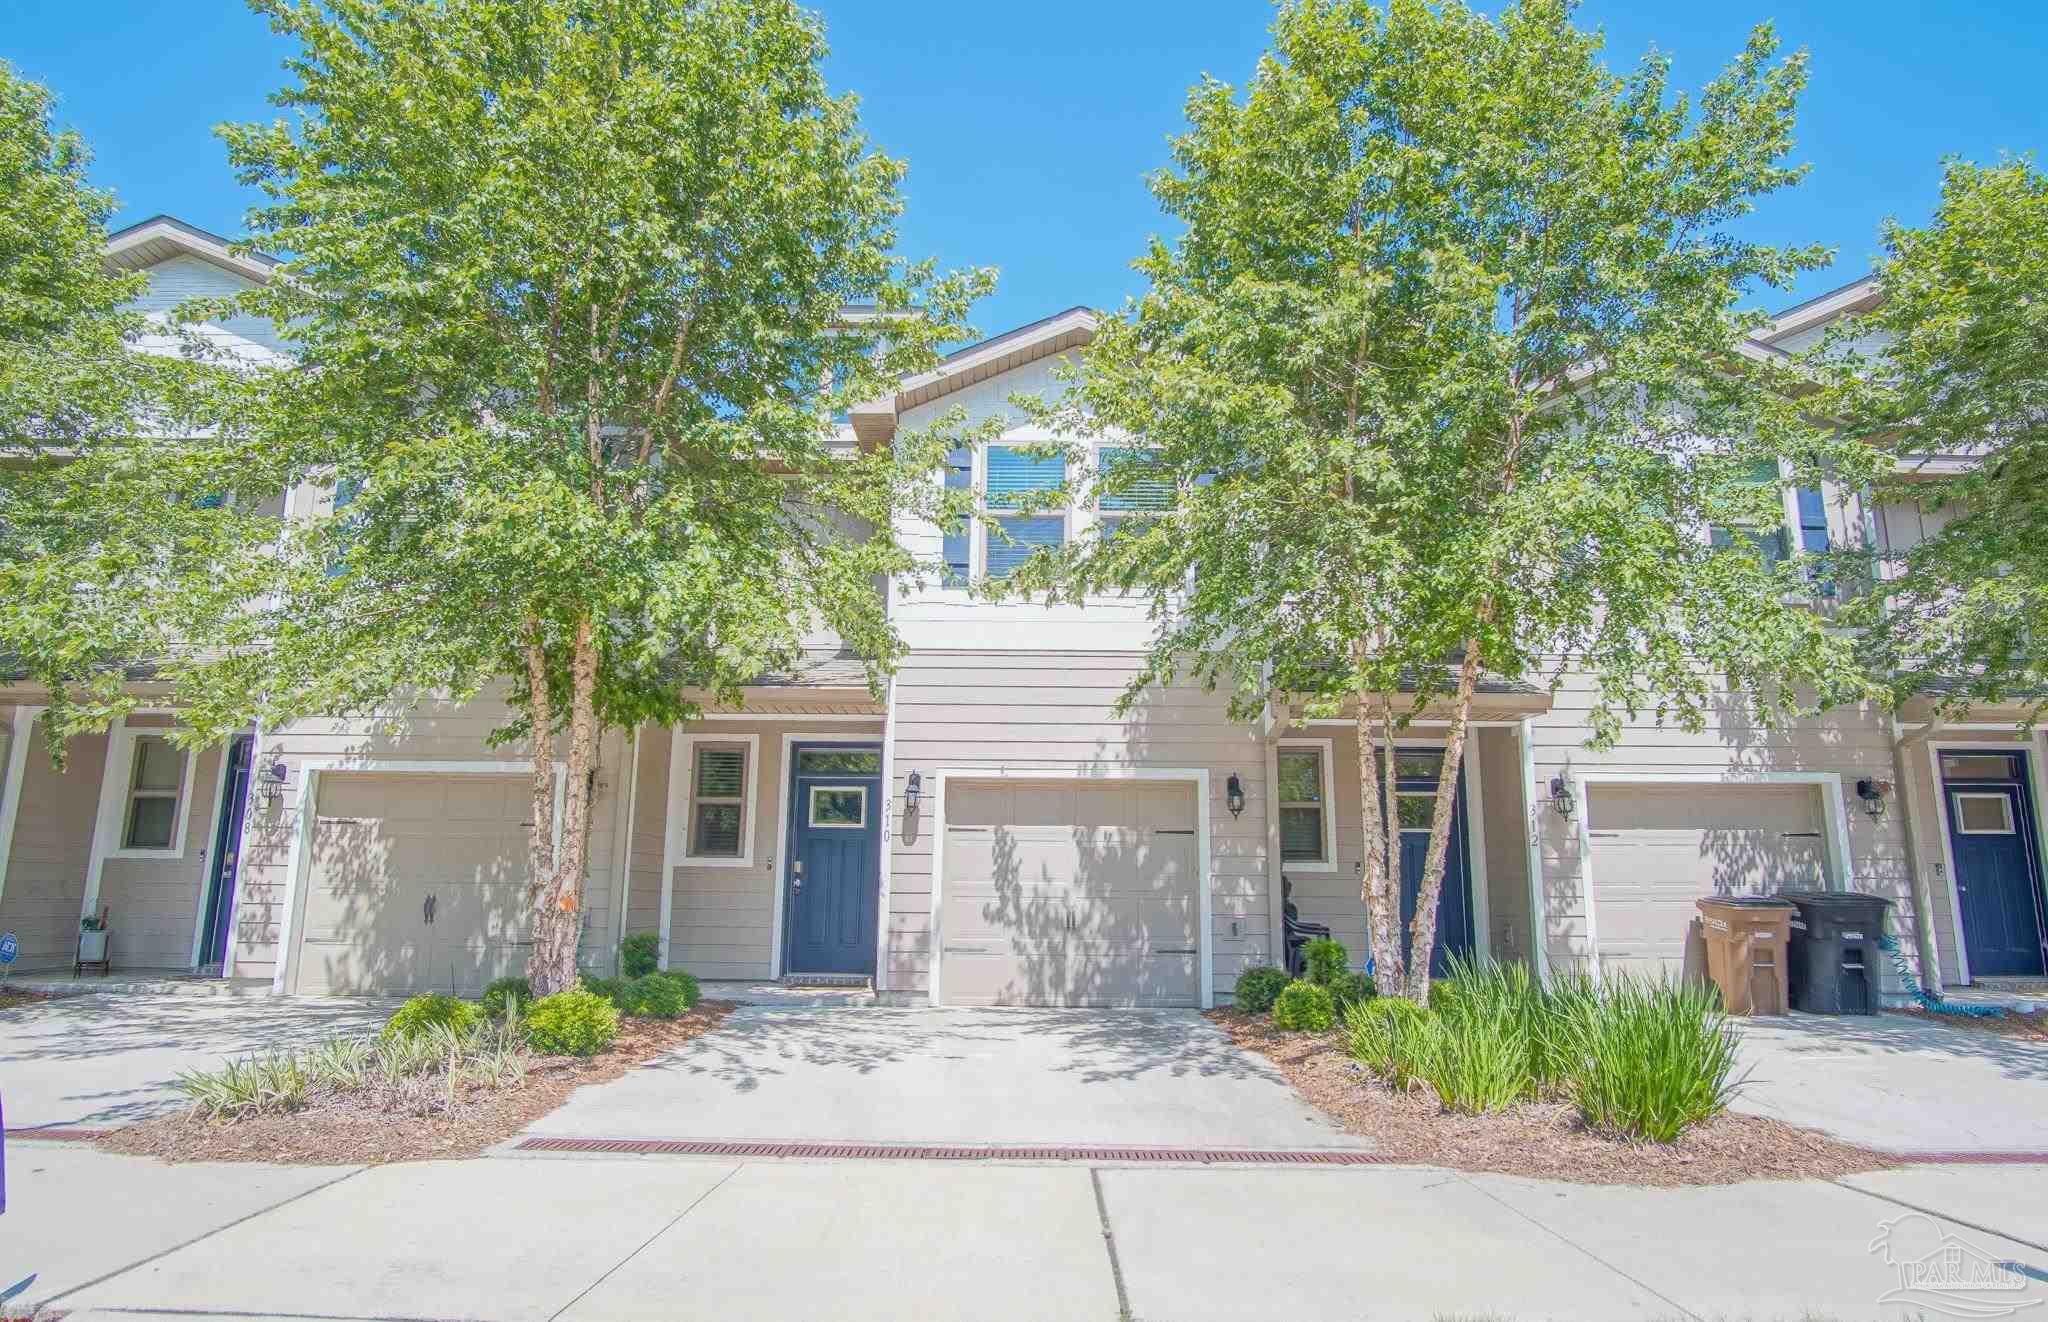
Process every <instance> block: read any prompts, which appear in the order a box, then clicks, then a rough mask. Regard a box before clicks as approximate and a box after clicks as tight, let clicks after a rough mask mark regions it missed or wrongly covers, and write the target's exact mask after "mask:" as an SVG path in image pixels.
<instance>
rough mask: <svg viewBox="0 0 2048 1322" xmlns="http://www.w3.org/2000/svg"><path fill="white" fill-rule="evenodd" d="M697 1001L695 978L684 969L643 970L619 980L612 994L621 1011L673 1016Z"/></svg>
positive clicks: (648, 1016) (646, 1016)
mask: <svg viewBox="0 0 2048 1322" xmlns="http://www.w3.org/2000/svg"><path fill="white" fill-rule="evenodd" d="M696 1003H697V980H696V979H695V978H693V977H691V976H690V975H689V974H687V973H646V974H642V975H641V976H640V977H637V978H634V979H633V980H632V981H630V982H628V983H625V984H623V985H622V986H620V987H619V989H618V994H617V995H616V996H615V997H614V998H613V1004H615V1005H617V1006H618V1008H619V1012H620V1013H621V1014H629V1015H632V1016H633V1017H634V1018H636V1019H674V1018H675V1017H676V1016H678V1015H680V1014H682V1013H683V1012H684V1011H685V1010H688V1009H689V1008H690V1007H691V1006H693V1005H695V1004H696Z"/></svg>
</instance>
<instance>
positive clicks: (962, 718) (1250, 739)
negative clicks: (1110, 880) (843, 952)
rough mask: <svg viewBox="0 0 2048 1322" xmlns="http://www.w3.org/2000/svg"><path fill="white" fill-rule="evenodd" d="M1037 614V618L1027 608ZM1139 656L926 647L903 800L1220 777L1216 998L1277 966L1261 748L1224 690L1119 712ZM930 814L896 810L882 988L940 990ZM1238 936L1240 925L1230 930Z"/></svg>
mask: <svg viewBox="0 0 2048 1322" xmlns="http://www.w3.org/2000/svg"><path fill="white" fill-rule="evenodd" d="M1025 614H1026V615H1027V617H1028V615H1029V613H1028V612H1027V613H1025ZM1137 668H1138V659H1137V658H1136V657H1134V656H1130V655H1117V654H1105V653H1094V652H1049V651H1048V652H955V651H921V652H915V653H913V654H912V655H911V656H910V657H909V658H908V659H906V661H905V662H904V664H903V666H902V668H901V669H900V670H899V672H898V674H897V679H896V726H895V747H894V750H893V752H894V763H893V769H892V773H893V778H894V779H893V783H892V784H891V786H890V795H891V798H892V802H894V803H900V802H901V796H902V793H903V785H904V781H905V778H906V777H908V775H909V774H910V773H911V772H912V771H919V772H922V773H924V775H925V776H926V777H927V781H926V784H927V787H928V790H929V786H930V783H931V782H930V780H929V777H930V775H931V773H932V772H933V771H935V770H937V769H939V768H941V767H948V768H981V767H986V768H1003V769H1007V770H1013V771H1039V772H1060V773H1079V774H1081V775H1086V774H1088V773H1092V772H1100V771H1107V770H1112V769H1119V768H1127V767H1151V768H1185V769H1206V770H1207V771H1208V772H1209V804H1208V813H1209V824H1210V842H1209V843H1210V887H1211V908H1212V914H1211V923H1212V929H1211V933H1210V940H1211V950H1212V957H1213V967H1214V975H1215V985H1216V991H1217V994H1218V995H1219V997H1224V996H1227V995H1228V994H1229V990H1230V986H1231V984H1232V982H1233V981H1234V980H1235V979H1236V977H1237V974H1238V971H1239V969H1240V968H1241V967H1243V966H1246V965H1250V964H1257V963H1263V962H1265V961H1266V960H1267V959H1268V958H1269V954H1268V941H1267V933H1268V927H1267V917H1268V905H1267V877H1266V863H1265V860H1266V791H1265V753H1264V745H1263V743H1262V741H1261V740H1260V739H1259V737H1258V735H1257V733H1256V732H1255V731H1254V730H1253V728H1252V727H1251V726H1249V725H1247V724H1244V723H1241V722H1235V721H1232V720H1231V719H1230V718H1229V716H1228V714H1227V712H1226V711H1225V700H1224V698H1223V697H1222V695H1219V694H1208V693H1203V692H1201V691H1200V690H1199V689H1193V688H1181V687H1176V688H1170V689H1160V688H1154V689H1152V690H1150V691H1148V692H1147V693H1146V694H1145V696H1144V697H1143V698H1142V700H1141V701H1140V702H1139V704H1138V707H1137V709H1136V710H1135V711H1133V712H1132V713H1131V714H1130V715H1129V716H1127V717H1118V716H1115V715H1113V714H1112V712H1111V710H1110V708H1111V705H1112V704H1113V703H1114V702H1115V700H1116V697H1117V695H1118V694H1119V693H1120V692H1122V690H1123V688H1124V685H1125V684H1126V683H1127V682H1128V681H1129V680H1130V679H1131V677H1132V676H1133V675H1134V674H1135V673H1136V672H1137ZM1232 772H1236V773H1237V774H1238V776H1239V777H1240V779H1241V780H1242V782H1243V785H1244V791H1245V800H1246V804H1245V811H1244V815H1243V816H1242V817H1236V818H1233V817H1232V816H1231V815H1230V811H1229V809H1228V808H1227V807H1225V805H1224V799H1223V796H1224V791H1225V785H1226V783H1227V782H1228V779H1229V777H1230V774H1231V773H1232ZM933 821H934V817H933V807H932V805H931V804H930V803H929V802H927V803H926V805H925V806H924V807H923V808H922V809H921V810H920V811H919V812H918V813H917V814H915V815H905V814H903V813H900V812H895V811H892V814H891V826H892V827H893V828H895V829H896V838H895V840H894V841H893V843H892V844H891V847H890V849H891V852H890V860H891V861H890V876H889V894H888V939H887V945H886V948H885V950H884V966H883V970H882V978H883V982H882V986H883V988H884V990H886V991H888V992H891V993H894V994H897V995H903V996H912V997H921V996H924V995H927V994H928V993H929V991H930V986H931V983H930V976H931V965H932V939H931V938H932V930H931V913H932V838H931V830H932V823H933ZM1233 923H1234V924H1236V925H1237V930H1236V931H1233V930H1232V924H1233Z"/></svg>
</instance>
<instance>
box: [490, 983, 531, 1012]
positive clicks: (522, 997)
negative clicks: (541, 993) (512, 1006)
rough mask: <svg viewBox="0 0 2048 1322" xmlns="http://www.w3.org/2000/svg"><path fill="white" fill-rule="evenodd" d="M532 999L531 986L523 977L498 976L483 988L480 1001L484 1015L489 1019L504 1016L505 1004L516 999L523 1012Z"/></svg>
mask: <svg viewBox="0 0 2048 1322" xmlns="http://www.w3.org/2000/svg"><path fill="white" fill-rule="evenodd" d="M532 1000H533V987H532V985H531V984H529V983H528V982H527V981H526V979H524V978H500V979H498V980H497V981H496V982H494V983H492V984H491V985H490V986H488V987H486V988H484V999H483V1001H482V1005H483V1009H484V1015H485V1017H486V1018H490V1019H503V1018H504V1017H505V1004H506V1002H508V1001H516V1002H518V1004H519V1008H520V1010H521V1011H522V1012H523V1011H524V1010H525V1009H526V1007H527V1005H528V1004H529V1003H530V1002H531V1001H532Z"/></svg>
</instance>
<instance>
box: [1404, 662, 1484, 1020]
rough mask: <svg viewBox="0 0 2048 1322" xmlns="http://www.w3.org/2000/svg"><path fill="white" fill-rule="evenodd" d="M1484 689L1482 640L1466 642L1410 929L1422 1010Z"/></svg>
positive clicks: (1410, 989)
mask: <svg viewBox="0 0 2048 1322" xmlns="http://www.w3.org/2000/svg"><path fill="white" fill-rule="evenodd" d="M1478 685H1479V640H1478V639H1476V638H1467V639H1466V640H1465V660H1464V663H1463V664H1462V665H1461V666H1459V668H1458V696H1457V700H1456V705H1454V706H1453V707H1452V708H1451V729H1450V733H1449V734H1448V735H1446V736H1445V737H1444V760H1443V767H1442V769H1441V770H1439V771H1438V773H1437V780H1436V806H1435V809H1434V811H1433V812H1432V813H1431V815H1430V821H1429V854H1428V856H1427V857H1426V858H1425V859H1424V860H1423V863H1422V885H1421V887H1420V889H1419V891H1418V893H1417V894H1416V897H1415V925H1414V927H1413V928H1412V929H1410V932H1409V937H1408V949H1409V951H1410V960H1411V962H1410V965H1409V971H1408V986H1407V988H1406V989H1405V994H1406V995H1407V997H1408V999H1410V1000H1412V1001H1414V1002H1416V1003H1417V1004H1419V1005H1427V1004H1429V960H1430V956H1431V955H1432V954H1433V953H1435V949H1436V911H1437V903H1438V901H1439V900H1440V899H1441V898H1442V897H1443V890H1444V860H1445V859H1446V857H1448V855H1449V851H1450V843H1451V815H1452V812H1453V810H1454V809H1455V808H1456V806H1457V802H1458V768H1459V767H1460V766H1461V765H1463V763H1464V760H1465V730H1466V726H1467V725H1468V723H1469V721H1470V718H1471V715H1472V692H1473V690H1474V689H1476V688H1477V687H1478Z"/></svg>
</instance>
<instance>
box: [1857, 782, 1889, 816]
mask: <svg viewBox="0 0 2048 1322" xmlns="http://www.w3.org/2000/svg"><path fill="white" fill-rule="evenodd" d="M1891 792H1892V783H1891V782H1890V781H1888V780H1872V779H1870V778H1869V777H1865V778H1864V779H1862V780H1859V781H1857V782H1856V797H1857V798H1859V799H1861V800H1863V811H1865V812H1867V813H1869V814H1870V815H1871V816H1872V817H1873V818H1875V817H1882V816H1884V801H1885V796H1887V795H1889V794H1890V793H1891Z"/></svg>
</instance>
